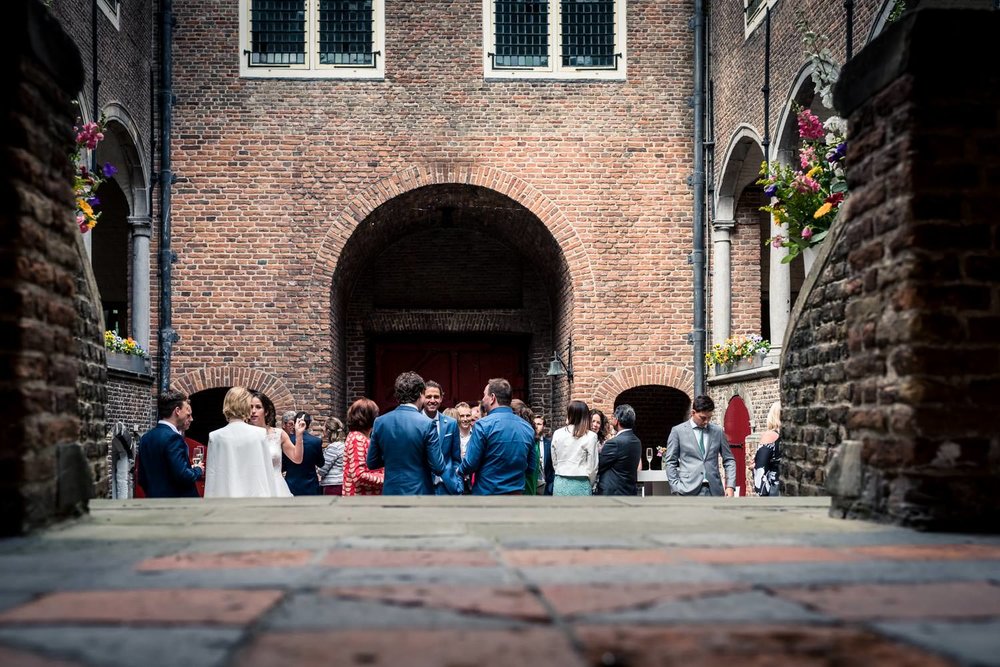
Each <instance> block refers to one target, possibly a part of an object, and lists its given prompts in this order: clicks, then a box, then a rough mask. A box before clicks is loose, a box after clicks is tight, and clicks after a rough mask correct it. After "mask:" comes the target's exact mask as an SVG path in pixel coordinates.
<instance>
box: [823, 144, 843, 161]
mask: <svg viewBox="0 0 1000 667" xmlns="http://www.w3.org/2000/svg"><path fill="white" fill-rule="evenodd" d="M846 154H847V143H846V142H844V141H841V142H840V143H839V144H837V146H836V147H835V148H834V149H833V150H832V151H830V152H829V153H827V154H826V161H827V162H829V163H831V164H832V163H834V162H839V161H840V160H843V159H844V156H845V155H846Z"/></svg>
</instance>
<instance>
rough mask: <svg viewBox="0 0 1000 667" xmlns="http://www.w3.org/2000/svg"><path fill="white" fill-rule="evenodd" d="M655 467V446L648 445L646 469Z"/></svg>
mask: <svg viewBox="0 0 1000 667" xmlns="http://www.w3.org/2000/svg"><path fill="white" fill-rule="evenodd" d="M652 469H653V448H652V447H646V470H652Z"/></svg>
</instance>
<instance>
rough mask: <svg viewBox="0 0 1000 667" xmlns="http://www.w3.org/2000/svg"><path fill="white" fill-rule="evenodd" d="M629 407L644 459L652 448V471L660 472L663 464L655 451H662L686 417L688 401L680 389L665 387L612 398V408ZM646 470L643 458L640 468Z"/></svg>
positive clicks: (649, 387) (643, 388)
mask: <svg viewBox="0 0 1000 667" xmlns="http://www.w3.org/2000/svg"><path fill="white" fill-rule="evenodd" d="M622 403H628V404H629V405H631V406H632V407H633V408H634V409H635V428H634V429H633V432H634V433H635V435H636V436H637V437H638V438H639V440H641V441H642V448H643V457H645V450H646V448H648V447H652V448H653V462H652V465H650V468H651V469H652V470H659V469H660V468H661V467H662V465H663V462H662V460H661V458H660V455H659V453H657V451H656V448H657V447H661V446H662V447H665V446H666V444H667V436H669V435H670V429H672V428H673V427H674V426H677V424H680V423H681V422H683V421H684V420H685V419H687V418H688V417H689V413H690V410H691V398H690V397H689V396H688V395H687V394H685V393H684V392H683V391H681V390H679V389H675V388H674V387H667V386H664V385H657V384H648V385H641V386H638V387H633V388H631V389H627V390H625V391H623V392H622V393H620V394H618V396H616V397H615V407H618V406H619V405H621V404H622ZM645 466H646V463H645V458H644V459H643V467H645Z"/></svg>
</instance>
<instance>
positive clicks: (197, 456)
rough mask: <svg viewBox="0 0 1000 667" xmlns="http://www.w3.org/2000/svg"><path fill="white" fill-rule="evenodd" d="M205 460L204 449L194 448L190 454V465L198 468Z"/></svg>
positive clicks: (200, 447) (199, 446)
mask: <svg viewBox="0 0 1000 667" xmlns="http://www.w3.org/2000/svg"><path fill="white" fill-rule="evenodd" d="M204 460H205V448H204V447H202V446H201V445H198V446H197V447H195V448H194V452H193V453H192V454H191V465H193V466H200V465H201V463H202V461H204Z"/></svg>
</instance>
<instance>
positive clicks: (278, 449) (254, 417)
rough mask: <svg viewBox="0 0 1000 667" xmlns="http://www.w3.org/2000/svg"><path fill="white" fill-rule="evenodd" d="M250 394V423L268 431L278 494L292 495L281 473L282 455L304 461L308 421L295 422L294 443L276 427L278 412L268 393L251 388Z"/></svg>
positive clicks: (292, 459) (282, 495)
mask: <svg viewBox="0 0 1000 667" xmlns="http://www.w3.org/2000/svg"><path fill="white" fill-rule="evenodd" d="M250 395H251V396H252V397H253V398H251V399H250V419H249V420H248V423H250V424H251V425H253V426H259V427H261V428H263V429H264V430H265V431H266V432H267V435H266V436H265V438H264V440H265V441H266V442H267V449H268V454H270V456H271V470H272V474H273V475H274V479H275V481H274V485H275V487H276V489H277V495H278V496H280V497H288V496H291V495H292V492H291V491H289V490H288V484H286V483H285V477H284V475H282V474H281V455H282V453H284V455H285V456H287V457H288V458H289V460H290V461H292V462H293V463H302V454H303V451H304V445H303V441H304V438H303V434H304V433H305V430H306V422H305V420H304V419H300V420H298V422H296V423H295V442H294V443H293V442H292V439H291V438H289V437H288V434H287V433H285V431H284V429H280V428H276V426H275V425H276V420H277V412H276V410H275V409H274V403H272V402H271V399H270V398H268V397H267V395H266V394H264V393H261V392H259V391H255V390H253V389H251V390H250ZM299 422H301V423H299Z"/></svg>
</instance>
